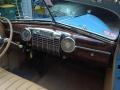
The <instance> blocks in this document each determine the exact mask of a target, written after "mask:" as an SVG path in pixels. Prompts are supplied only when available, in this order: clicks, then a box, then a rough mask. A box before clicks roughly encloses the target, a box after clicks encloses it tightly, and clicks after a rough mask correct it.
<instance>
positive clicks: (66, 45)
mask: <svg viewBox="0 0 120 90" xmlns="http://www.w3.org/2000/svg"><path fill="white" fill-rule="evenodd" d="M61 48H62V50H63V51H64V52H67V53H70V52H73V51H74V49H75V40H74V39H73V38H71V37H66V38H64V39H62V41H61Z"/></svg>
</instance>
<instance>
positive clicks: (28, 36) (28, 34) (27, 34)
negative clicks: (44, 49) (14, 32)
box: [21, 29, 31, 41]
mask: <svg viewBox="0 0 120 90" xmlns="http://www.w3.org/2000/svg"><path fill="white" fill-rule="evenodd" d="M21 38H22V40H23V41H30V39H31V31H30V30H28V29H24V30H23V31H22V33H21Z"/></svg>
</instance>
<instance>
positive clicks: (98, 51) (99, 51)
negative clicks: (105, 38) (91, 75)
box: [75, 46, 111, 55]
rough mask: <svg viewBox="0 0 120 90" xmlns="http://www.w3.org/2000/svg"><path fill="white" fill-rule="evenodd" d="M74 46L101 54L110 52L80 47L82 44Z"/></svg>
mask: <svg viewBox="0 0 120 90" xmlns="http://www.w3.org/2000/svg"><path fill="white" fill-rule="evenodd" d="M75 48H79V49H83V50H88V51H92V52H97V53H101V54H107V55H111V53H110V52H107V51H102V50H96V49H91V48H87V47H82V46H75Z"/></svg>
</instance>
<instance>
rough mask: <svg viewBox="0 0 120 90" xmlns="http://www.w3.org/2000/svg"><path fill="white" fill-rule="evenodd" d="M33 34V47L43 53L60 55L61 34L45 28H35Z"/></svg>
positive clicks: (32, 30)
mask: <svg viewBox="0 0 120 90" xmlns="http://www.w3.org/2000/svg"><path fill="white" fill-rule="evenodd" d="M31 32H32V46H33V47H35V48H36V49H38V50H41V51H43V52H47V53H50V54H54V55H60V38H61V34H60V33H58V32H56V31H53V30H49V29H44V28H37V29H36V28H34V29H31Z"/></svg>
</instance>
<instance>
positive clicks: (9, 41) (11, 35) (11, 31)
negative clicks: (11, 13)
mask: <svg viewBox="0 0 120 90" xmlns="http://www.w3.org/2000/svg"><path fill="white" fill-rule="evenodd" d="M0 19H2V20H6V21H7V22H8V24H9V27H10V35H9V37H8V38H7V44H6V46H5V48H4V49H3V51H2V52H1V53H0V58H1V57H2V56H4V54H5V53H6V51H7V50H8V48H9V46H10V44H11V41H12V37H13V27H12V24H11V21H10V20H9V19H7V18H5V17H0Z"/></svg>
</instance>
